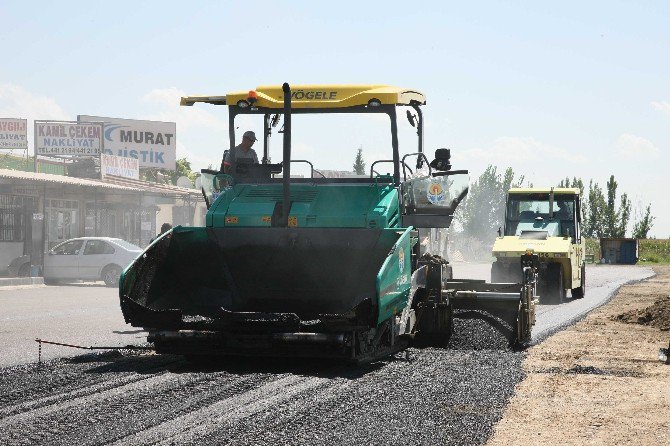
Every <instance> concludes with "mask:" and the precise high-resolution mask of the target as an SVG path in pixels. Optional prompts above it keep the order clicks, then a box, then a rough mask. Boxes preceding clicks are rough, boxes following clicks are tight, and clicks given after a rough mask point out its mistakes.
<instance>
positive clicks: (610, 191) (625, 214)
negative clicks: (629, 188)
mask: <svg viewBox="0 0 670 446" xmlns="http://www.w3.org/2000/svg"><path fill="white" fill-rule="evenodd" d="M617 187H618V183H617V182H616V180H615V179H614V175H610V179H609V181H607V204H606V207H605V213H604V217H605V219H604V228H603V236H604V237H625V236H626V228H627V227H628V221H629V220H630V200H629V199H628V195H627V194H622V195H621V200H620V203H619V208H618V209H617V207H616V192H617Z"/></svg>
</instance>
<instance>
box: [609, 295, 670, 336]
mask: <svg viewBox="0 0 670 446" xmlns="http://www.w3.org/2000/svg"><path fill="white" fill-rule="evenodd" d="M612 319H613V320H615V321H620V322H626V323H628V324H640V325H649V326H650V327H657V328H660V329H661V330H670V296H666V297H663V298H660V299H657V300H656V302H654V304H653V305H651V306H649V307H647V308H645V309H642V310H631V311H627V312H625V313H622V314H619V315H616V316H614V317H612Z"/></svg>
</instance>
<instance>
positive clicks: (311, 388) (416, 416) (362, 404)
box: [0, 266, 649, 446]
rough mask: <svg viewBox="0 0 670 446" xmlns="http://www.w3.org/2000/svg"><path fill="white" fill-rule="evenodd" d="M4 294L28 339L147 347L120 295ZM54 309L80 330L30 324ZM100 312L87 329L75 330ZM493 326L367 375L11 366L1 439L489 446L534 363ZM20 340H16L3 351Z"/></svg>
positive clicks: (5, 373)
mask: <svg viewBox="0 0 670 446" xmlns="http://www.w3.org/2000/svg"><path fill="white" fill-rule="evenodd" d="M466 268H476V267H474V266H467V267H466ZM480 268H481V267H480ZM457 270H458V269H457ZM648 273H649V270H648V269H644V268H638V269H635V268H633V269H610V268H604V267H603V269H602V270H601V269H598V270H597V273H596V271H595V270H594V273H593V274H592V276H593V278H592V279H590V280H589V282H588V286H589V288H588V293H589V294H587V296H589V295H590V296H591V299H593V298H594V296H596V295H597V294H598V292H596V289H601V290H602V293H605V294H606V293H607V289H611V287H612V286H613V285H611V283H613V282H612V281H613V277H614V278H615V279H616V280H615V281H617V280H618V281H623V280H627V279H631V278H639V277H640V276H643V275H645V274H648ZM608 284H609V285H608ZM75 290H76V291H75ZM26 291H27V290H26ZM3 293H7V291H4V292H0V299H2V300H1V301H0V304H3V306H4V305H5V303H7V302H8V301H9V300H11V299H15V300H16V298H25V299H28V300H26V301H25V302H24V307H22V308H20V309H19V308H17V306H16V304H15V305H14V306H11V307H10V308H13V310H12V312H11V315H13V317H14V318H15V319H16V318H20V316H23V320H24V321H26V323H27V324H28V325H27V326H25V327H23V328H21V330H23V331H24V332H25V333H31V329H30V326H31V325H32V326H36V325H41V326H42V329H43V330H44V331H42V332H41V333H45V336H46V335H49V336H51V335H55V334H67V333H72V334H76V333H79V335H80V336H82V337H84V336H89V337H88V338H86V339H85V340H86V341H89V342H90V343H94V341H96V340H97V341H100V342H104V343H110V342H112V340H114V339H116V340H119V341H121V342H120V343H125V342H127V339H128V338H131V339H136V338H137V337H141V334H138V333H134V334H130V335H124V334H119V333H113V332H114V331H123V330H126V328H125V327H124V326H123V325H122V321H120V316H118V309H117V308H116V301H115V296H114V291H113V290H109V289H104V288H96V289H95V290H91V289H82V287H61V288H58V289H56V288H53V289H52V288H49V289H46V290H43V289H40V293H46V294H40V293H37V294H40V296H42V297H39V298H31V296H32V294H33V292H28V293H26V294H22V293H15V292H12V293H13V294H12V295H11V296H3ZM48 296H51V299H52V301H49V297H48ZM56 296H60V297H56ZM45 299H46V304H50V306H49V308H51V311H52V316H53V317H54V319H53V320H54V322H55V325H63V324H64V323H65V322H66V321H68V320H69V319H70V318H73V319H70V320H71V323H70V324H69V326H66V327H58V328H55V327H51V328H49V325H54V324H48V321H50V320H51V319H50V318H49V317H39V316H26V313H28V314H32V313H33V312H34V308H31V305H36V306H38V308H41V307H42V306H43V305H45ZM54 299H60V300H62V301H63V302H67V304H63V305H58V304H56V302H54V301H53V300H54ZM587 299H589V297H587V298H585V300H584V301H586V300H587ZM572 304H573V303H572V302H570V303H567V304H564V307H565V308H567V307H569V306H570V305H572ZM82 305H83V306H84V307H85V308H81V307H82ZM96 309H97V310H96ZM549 312H550V310H547V313H549ZM96 314H97V316H98V317H97V318H96V319H95V320H96V322H95V323H91V322H90V321H89V322H88V325H87V328H86V329H84V330H82V329H80V328H78V327H76V323H74V322H72V321H75V320H81V319H83V320H89V319H90V317H91V316H93V315H96ZM11 315H10V316H11ZM3 317H5V313H4V312H3ZM102 321H104V322H102ZM480 322H481V321H463V320H457V321H456V327H455V331H456V333H455V335H454V336H453V337H452V341H451V342H450V345H449V348H424V349H418V348H412V349H410V354H411V357H412V360H411V361H406V360H398V359H396V360H393V359H389V360H386V361H382V362H379V363H377V364H373V365H370V366H367V367H353V366H346V365H342V364H338V363H332V362H328V361H297V360H268V359H263V360H243V359H232V360H228V361H224V362H223V363H221V364H216V365H213V366H210V367H204V368H203V367H194V366H192V365H190V364H188V363H187V362H185V361H184V360H183V359H182V358H181V357H176V356H170V355H151V354H142V355H132V354H127V353H126V354H123V355H121V354H118V353H117V354H115V355H114V354H101V355H97V356H91V355H89V356H83V357H77V358H73V359H69V360H55V361H50V362H47V363H45V364H43V365H41V366H37V365H35V364H27V365H21V366H15V367H12V368H5V369H0V395H2V396H3V397H2V398H0V438H1V439H2V444H7V445H24V444H50V445H71V444H77V445H79V446H84V445H98V444H119V445H125V444H162V445H169V444H180V445H181V444H184V445H188V444H192V445H211V444H239V445H248V444H268V445H281V444H290V445H299V444H309V445H314V444H324V445H329V444H346V445H348V446H351V445H358V444H361V445H368V444H391V443H406V444H453V445H466V444H467V445H480V444H485V442H486V440H487V439H488V438H489V436H490V435H491V433H492V432H493V428H494V426H495V424H496V423H497V422H498V420H499V419H500V417H501V416H502V413H503V410H504V408H505V405H506V404H507V402H508V400H509V398H510V397H511V396H512V394H513V392H514V386H515V385H516V384H517V382H519V380H521V379H522V377H523V373H522V369H521V363H522V360H523V353H520V352H514V351H510V350H509V349H508V348H507V347H506V345H507V343H506V341H505V340H504V339H501V337H500V336H496V334H495V332H494V331H493V330H492V329H491V328H490V327H489V326H488V325H487V324H485V323H480ZM117 323H118V324H121V325H120V326H119V325H117ZM13 324H14V325H12V326H13V327H17V326H22V324H21V323H17V322H13ZM45 324H47V326H44V325H45ZM59 330H60V331H59ZM82 331H86V332H87V333H82ZM8 336H9V335H8V334H7V333H3V334H2V342H3V345H6V340H7V339H9V337H8ZM11 336H14V338H16V335H11ZM32 337H33V335H32V334H31V335H30V338H32ZM32 348H33V349H34V346H33V347H32Z"/></svg>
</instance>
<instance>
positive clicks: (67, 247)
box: [44, 237, 142, 287]
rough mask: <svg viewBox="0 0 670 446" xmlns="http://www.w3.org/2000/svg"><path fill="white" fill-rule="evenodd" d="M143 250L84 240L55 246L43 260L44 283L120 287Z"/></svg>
mask: <svg viewBox="0 0 670 446" xmlns="http://www.w3.org/2000/svg"><path fill="white" fill-rule="evenodd" d="M141 253H142V248H140V247H139V246H135V245H133V244H132V243H128V242H126V241H125V240H121V239H120V238H109V237H81V238H75V239H72V240H68V241H65V242H63V243H61V244H60V245H57V246H55V247H54V248H53V249H52V250H51V251H49V252H48V253H47V255H46V256H44V281H45V282H56V281H59V280H103V281H104V282H105V284H106V285H107V286H110V287H112V286H118V285H119V276H120V275H121V271H123V269H124V268H125V267H126V266H127V265H128V264H130V262H132V261H133V260H134V259H135V258H136V257H137V256H138V255H140V254H141Z"/></svg>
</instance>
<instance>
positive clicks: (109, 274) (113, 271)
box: [102, 265, 121, 287]
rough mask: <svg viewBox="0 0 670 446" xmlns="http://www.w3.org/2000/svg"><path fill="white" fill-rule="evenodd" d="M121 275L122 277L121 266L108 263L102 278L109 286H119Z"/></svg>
mask: <svg viewBox="0 0 670 446" xmlns="http://www.w3.org/2000/svg"><path fill="white" fill-rule="evenodd" d="M119 277H121V268H119V267H118V266H116V265H107V266H106V267H105V268H104V269H103V270H102V280H103V281H104V282H105V285H107V286H108V287H118V286H119Z"/></svg>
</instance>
